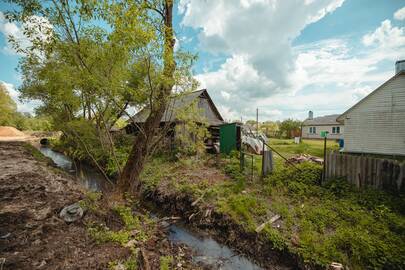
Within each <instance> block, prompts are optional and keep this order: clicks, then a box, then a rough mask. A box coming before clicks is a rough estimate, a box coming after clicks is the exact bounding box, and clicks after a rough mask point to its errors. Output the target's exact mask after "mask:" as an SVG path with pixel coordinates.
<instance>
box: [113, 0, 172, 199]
mask: <svg viewBox="0 0 405 270" xmlns="http://www.w3.org/2000/svg"><path fill="white" fill-rule="evenodd" d="M162 15H163V20H164V29H165V31H164V51H163V80H162V81H163V82H162V83H161V84H160V86H159V87H158V89H157V90H158V93H157V96H156V98H155V99H154V102H153V107H152V108H151V110H150V114H149V116H148V118H147V119H146V121H145V125H144V132H143V133H142V132H141V133H139V134H138V135H137V136H136V138H135V140H134V143H133V146H132V149H131V152H130V154H129V157H128V160H127V162H126V164H125V166H124V169H123V171H122V174H121V175H120V177H119V179H118V189H119V191H120V192H121V193H124V192H130V193H133V192H136V191H138V190H139V188H140V181H139V176H140V174H141V172H142V169H143V167H144V164H145V161H146V159H147V157H148V155H149V152H150V147H151V144H152V141H153V137H154V136H156V134H157V133H158V131H159V125H160V121H161V119H162V117H163V115H164V113H165V110H166V105H167V102H168V99H169V98H170V95H171V91H172V88H173V85H174V78H173V75H174V71H175V61H174V43H175V39H174V34H173V25H172V20H173V0H165V9H164V12H163V14H162Z"/></svg>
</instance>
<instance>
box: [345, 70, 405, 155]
mask: <svg viewBox="0 0 405 270" xmlns="http://www.w3.org/2000/svg"><path fill="white" fill-rule="evenodd" d="M339 118H342V120H343V121H344V125H345V133H344V140H345V146H344V151H345V152H347V153H370V154H385V155H400V156H405V73H403V74H399V75H398V76H395V77H394V78H393V79H391V80H389V81H388V82H387V83H386V84H384V85H382V86H381V87H380V88H378V89H377V90H375V91H374V92H373V93H372V94H370V95H369V96H368V97H366V98H364V100H363V101H362V102H361V104H360V103H359V104H358V105H357V106H354V107H352V109H351V110H349V111H347V112H346V113H344V114H343V115H341V116H340V117H339Z"/></svg>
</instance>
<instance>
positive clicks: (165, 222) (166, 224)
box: [160, 220, 170, 228]
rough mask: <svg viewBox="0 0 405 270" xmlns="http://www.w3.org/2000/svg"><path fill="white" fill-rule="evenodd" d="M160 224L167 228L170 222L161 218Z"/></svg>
mask: <svg viewBox="0 0 405 270" xmlns="http://www.w3.org/2000/svg"><path fill="white" fill-rule="evenodd" d="M160 226H161V227H162V228H167V227H169V226H170V223H169V222H167V221H165V220H162V221H161V222H160Z"/></svg>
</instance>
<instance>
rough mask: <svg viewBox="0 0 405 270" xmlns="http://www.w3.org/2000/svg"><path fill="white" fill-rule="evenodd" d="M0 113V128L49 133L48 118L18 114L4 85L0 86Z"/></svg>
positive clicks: (50, 126)
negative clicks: (7, 127)
mask: <svg viewBox="0 0 405 270" xmlns="http://www.w3.org/2000/svg"><path fill="white" fill-rule="evenodd" d="M0 112H1V113H0V126H11V127H15V128H17V129H19V130H33V131H50V130H51V129H52V125H51V121H50V119H49V118H48V117H45V116H32V115H31V114H30V113H21V112H18V111H17V105H16V103H15V102H14V100H13V99H12V98H11V97H10V95H9V93H8V92H7V89H6V87H5V86H4V84H0Z"/></svg>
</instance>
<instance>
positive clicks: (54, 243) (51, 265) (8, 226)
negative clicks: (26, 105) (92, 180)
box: [0, 142, 198, 270]
mask: <svg viewBox="0 0 405 270" xmlns="http://www.w3.org/2000/svg"><path fill="white" fill-rule="evenodd" d="M0 194H1V196H0V269H23V270H24V269H27V270H28V269H30V270H31V269H107V268H108V264H109V262H111V261H114V260H124V259H126V258H128V257H129V256H130V253H131V252H130V250H129V248H124V247H122V246H120V245H118V244H114V243H105V244H97V243H96V242H95V241H94V240H93V239H92V238H91V237H90V236H89V235H88V233H87V228H86V225H85V224H86V223H88V222H98V223H104V224H108V225H109V226H111V227H112V229H114V227H119V226H120V222H119V221H117V219H118V218H119V217H117V216H114V214H111V211H105V212H106V215H104V216H98V215H94V214H89V213H87V214H85V215H84V217H83V218H82V219H81V220H79V221H76V222H75V223H71V224H67V223H65V222H64V221H63V220H62V219H60V218H59V215H58V214H59V212H60V211H61V209H62V208H63V207H64V206H66V205H69V204H72V203H74V202H77V201H79V200H80V199H83V198H84V195H83V194H84V190H82V188H81V187H79V186H78V185H77V184H76V183H75V182H74V179H73V178H71V177H70V176H69V175H67V174H65V173H63V172H60V171H58V170H56V169H52V168H50V167H49V166H48V165H46V162H45V161H39V160H37V159H35V158H34V157H33V155H32V153H30V151H29V150H28V148H27V147H25V146H24V143H22V142H7V143H6V142H0ZM144 249H145V254H146V255H147V257H148V260H150V263H149V264H150V265H151V269H159V266H158V265H159V258H160V256H164V255H173V256H174V257H176V258H177V257H178V256H177V254H178V253H186V254H188V255H186V256H185V258H183V260H185V262H183V264H182V268H181V269H197V268H198V267H194V266H193V265H192V264H191V263H189V261H190V260H191V258H190V253H187V251H184V249H183V247H179V246H174V245H172V244H170V243H169V242H168V241H167V238H166V234H165V233H163V232H160V231H158V232H156V234H154V236H153V237H152V238H151V239H150V241H148V243H146V246H144ZM187 256H188V257H187ZM183 257H184V256H183ZM176 263H177V262H176Z"/></svg>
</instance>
